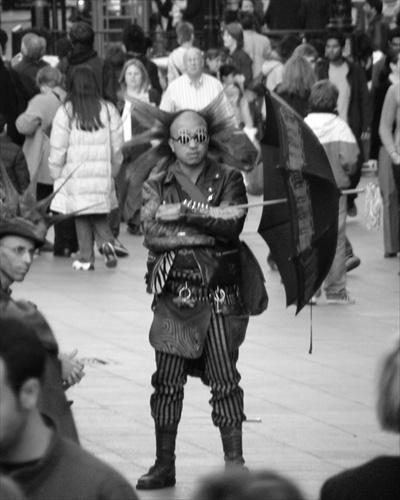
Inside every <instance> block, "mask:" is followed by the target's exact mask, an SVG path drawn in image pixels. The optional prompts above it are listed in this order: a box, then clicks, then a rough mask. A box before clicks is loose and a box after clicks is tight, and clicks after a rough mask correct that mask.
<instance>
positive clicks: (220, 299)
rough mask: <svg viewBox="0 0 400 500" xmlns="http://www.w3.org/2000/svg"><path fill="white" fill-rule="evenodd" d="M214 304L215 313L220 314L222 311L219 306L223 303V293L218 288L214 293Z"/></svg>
mask: <svg viewBox="0 0 400 500" xmlns="http://www.w3.org/2000/svg"><path fill="white" fill-rule="evenodd" d="M214 302H215V312H216V313H220V312H221V311H222V309H221V306H222V305H223V303H224V302H225V292H224V291H223V290H221V289H220V288H219V287H218V288H217V289H216V290H215V292H214Z"/></svg>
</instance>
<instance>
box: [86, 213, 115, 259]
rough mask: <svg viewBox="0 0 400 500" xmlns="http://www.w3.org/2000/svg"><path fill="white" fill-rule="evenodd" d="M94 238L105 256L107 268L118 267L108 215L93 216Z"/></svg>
mask: <svg viewBox="0 0 400 500" xmlns="http://www.w3.org/2000/svg"><path fill="white" fill-rule="evenodd" d="M91 222H92V226H93V232H94V238H95V240H96V245H97V248H98V249H99V251H100V252H101V253H102V254H103V255H104V257H105V260H106V266H107V267H115V266H116V265H117V256H116V254H115V249H114V237H113V235H112V232H111V229H110V224H109V220H108V214H94V215H91Z"/></svg>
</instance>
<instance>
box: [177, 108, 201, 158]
mask: <svg viewBox="0 0 400 500" xmlns="http://www.w3.org/2000/svg"><path fill="white" fill-rule="evenodd" d="M170 134H171V139H170V146H171V148H172V150H173V151H174V153H175V155H176V157H177V159H178V161H179V162H180V163H181V164H182V165H184V166H187V167H197V166H199V165H200V164H201V163H202V162H203V161H204V159H205V157H206V156H207V151H208V141H209V137H208V132H207V124H206V122H205V121H204V119H203V118H202V117H201V116H200V115H198V114H197V113H195V112H194V111H186V112H184V113H182V114H181V115H179V116H178V118H176V120H175V121H174V122H173V123H172V125H171V129H170Z"/></svg>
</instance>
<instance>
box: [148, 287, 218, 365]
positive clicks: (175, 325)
mask: <svg viewBox="0 0 400 500" xmlns="http://www.w3.org/2000/svg"><path fill="white" fill-rule="evenodd" d="M210 320H211V306H210V304H208V303H207V302H205V301H200V300H198V301H195V302H194V304H193V306H192V307H182V306H180V305H178V304H177V303H176V302H174V297H173V295H170V294H162V295H159V296H158V297H157V299H156V305H155V308H154V318H153V322H152V324H151V327H150V339H149V340H150V344H151V345H152V346H153V347H154V349H155V350H156V351H161V352H166V353H168V354H173V355H174V356H181V357H183V358H189V359H195V358H199V357H200V356H201V354H202V352H203V347H204V341H205V338H206V335H207V331H208V328H209V326H210Z"/></svg>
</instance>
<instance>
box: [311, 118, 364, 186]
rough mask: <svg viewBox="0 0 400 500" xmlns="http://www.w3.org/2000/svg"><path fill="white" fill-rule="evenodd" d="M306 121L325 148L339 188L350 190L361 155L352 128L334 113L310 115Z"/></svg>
mask: <svg viewBox="0 0 400 500" xmlns="http://www.w3.org/2000/svg"><path fill="white" fill-rule="evenodd" d="M304 121H305V123H306V124H307V125H308V126H309V127H310V128H311V129H312V131H313V132H314V134H315V135H316V136H317V137H318V139H319V141H320V143H321V144H322V146H323V147H324V149H325V153H326V155H327V156H328V159H329V163H330V164H331V168H332V172H333V175H334V177H335V181H336V184H337V186H338V188H339V189H344V188H348V187H349V186H350V179H349V175H352V174H353V173H354V172H355V170H356V167H357V162H358V156H359V154H360V149H359V147H358V145H357V141H356V138H355V137H354V134H353V132H352V131H351V129H350V127H349V126H348V125H347V123H346V122H345V121H344V120H342V119H341V118H339V117H338V116H337V115H336V114H334V113H310V114H309V115H308V116H306V118H305V119H304Z"/></svg>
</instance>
